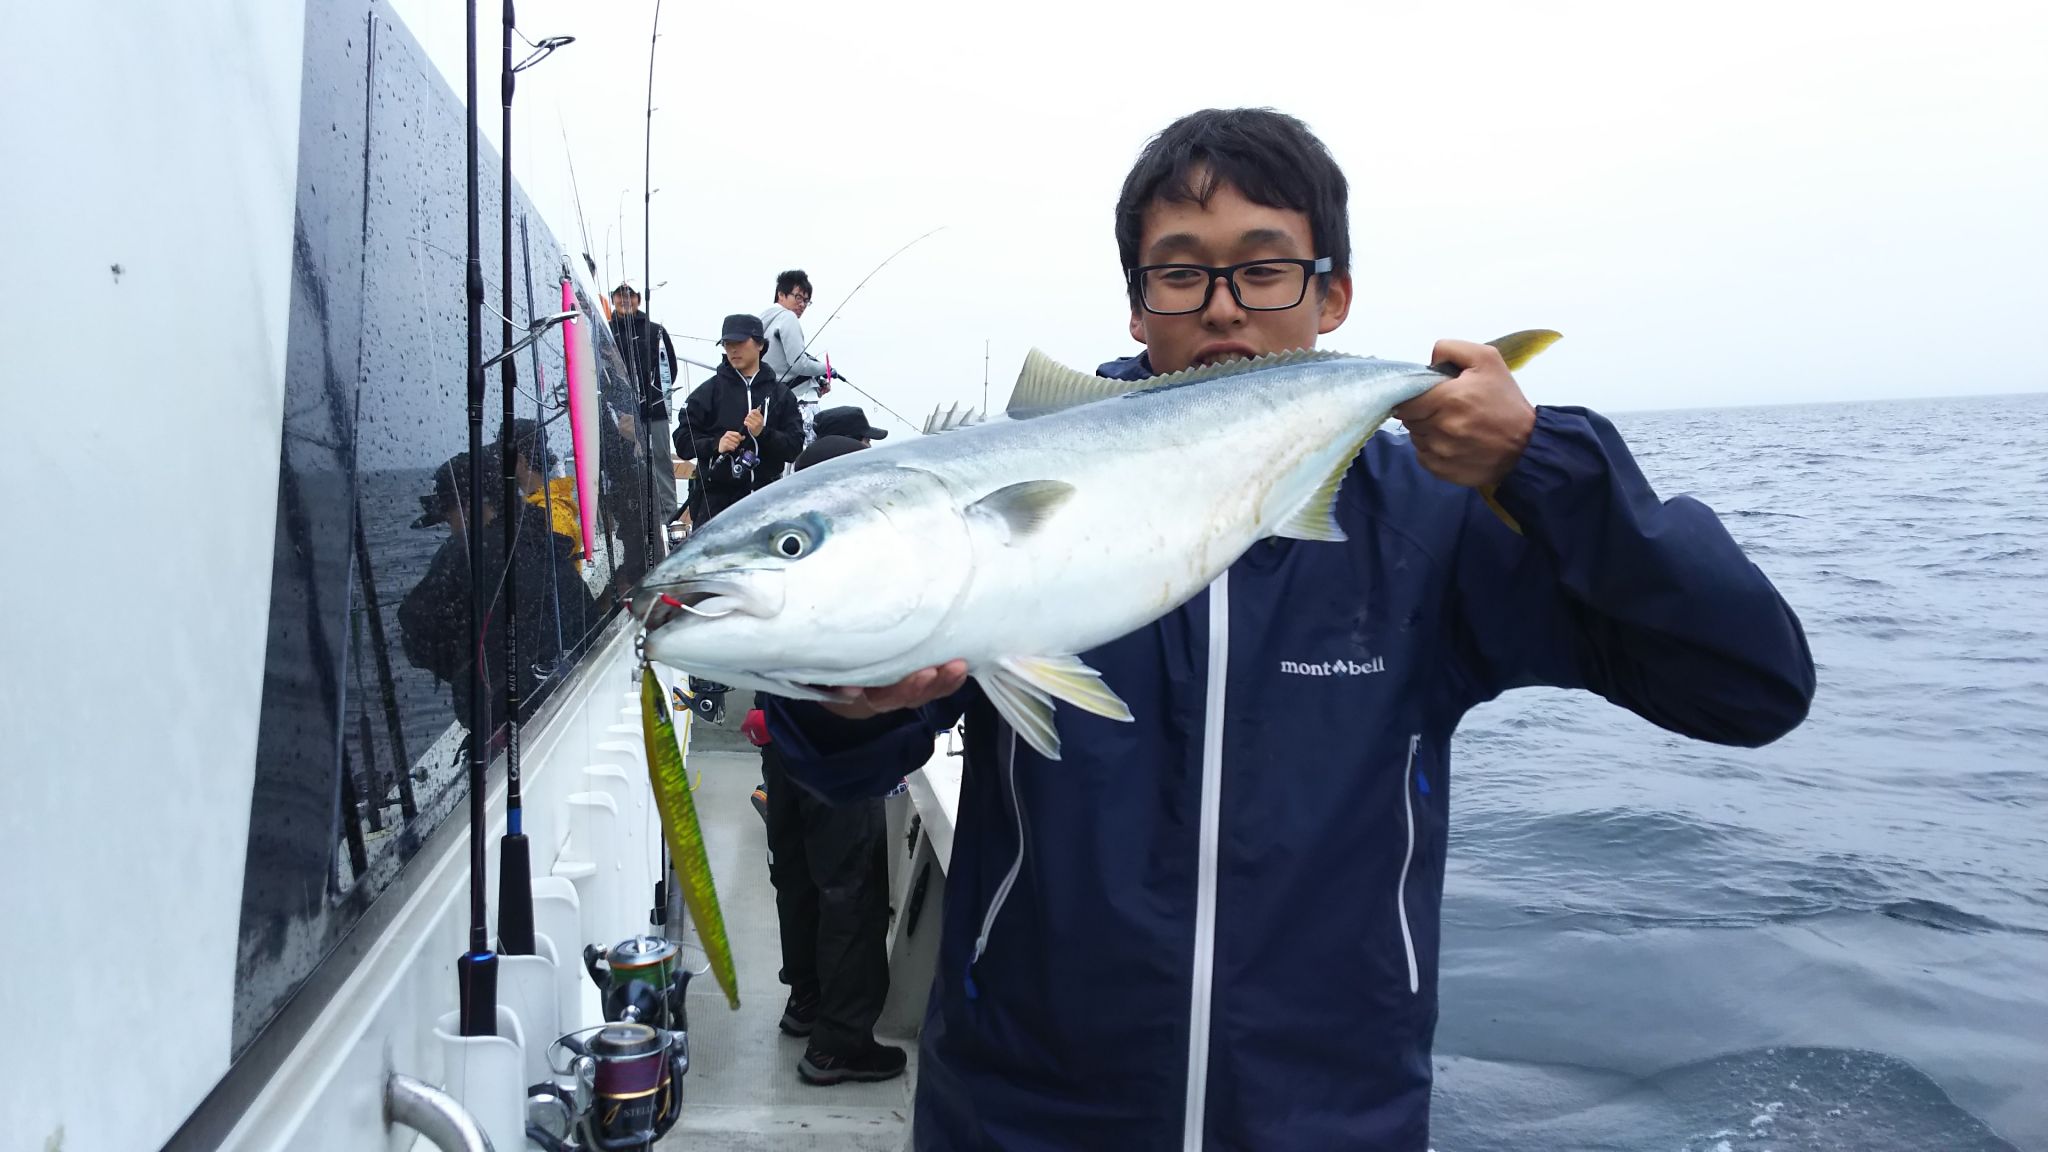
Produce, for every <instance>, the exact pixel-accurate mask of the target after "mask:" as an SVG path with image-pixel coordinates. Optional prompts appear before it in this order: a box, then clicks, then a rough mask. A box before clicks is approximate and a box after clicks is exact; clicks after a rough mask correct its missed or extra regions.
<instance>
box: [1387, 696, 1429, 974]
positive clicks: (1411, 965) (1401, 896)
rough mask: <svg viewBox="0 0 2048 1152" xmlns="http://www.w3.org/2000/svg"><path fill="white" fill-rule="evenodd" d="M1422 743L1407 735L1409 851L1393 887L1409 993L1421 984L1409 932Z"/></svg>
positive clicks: (1404, 788) (1404, 793)
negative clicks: (1417, 770) (1417, 752)
mask: <svg viewBox="0 0 2048 1152" xmlns="http://www.w3.org/2000/svg"><path fill="white" fill-rule="evenodd" d="M1421 743H1422V736H1421V734H1420V733H1417V734H1416V735H1413V736H1410V737H1408V766H1407V767H1406V768H1404V769H1402V771H1401V814H1402V815H1403V816H1404V817H1405V819H1404V821H1403V822H1404V823H1405V824H1406V825H1407V826H1408V851H1407V853H1406V854H1405V855H1403V856H1402V857H1401V880H1400V882H1399V883H1398V884H1397V885H1395V887H1394V910H1395V911H1397V912H1399V913H1400V919H1401V947H1402V949H1403V950H1404V951H1406V952H1407V953H1408V993H1409V995H1411V996H1412V995H1414V994H1415V993H1416V992H1417V991H1419V990H1420V989H1421V987H1422V976H1421V973H1420V972H1419V971H1418V970H1417V969H1416V967H1415V937H1414V936H1413V935H1412V934H1410V933H1409V931H1408V862H1409V861H1411V860H1413V859H1415V749H1416V747H1417V746H1418V745H1420V744H1421Z"/></svg>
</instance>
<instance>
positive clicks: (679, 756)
mask: <svg viewBox="0 0 2048 1152" xmlns="http://www.w3.org/2000/svg"><path fill="white" fill-rule="evenodd" d="M640 728H641V734H642V735H643V736H644V737H645V738H646V740H647V775H648V777H649V778H650V779H651V780H652V782H653V784H654V806H655V807H656V808H657V809H659V810H660V811H661V831H662V835H664V836H665V837H667V838H668V851H669V855H670V856H671V857H673V858H674V860H675V868H676V881H677V882H678V883H680V884H681V885H682V886H683V903H684V905H686V906H687V907H688V908H689V909H690V921H691V922H692V923H694V924H695V925H696V926H697V939H698V940H699V941H701V942H702V943H703V945H704V953H705V955H707V956H709V957H711V974H712V975H713V976H715V977H717V979H718V986H719V988H721V989H723V990H724V992H725V1002H726V1003H727V1004H728V1005H730V1006H731V1007H733V1008H738V1007H739V1006H740V988H739V976H738V974H737V973H735V972H734V970H733V965H732V941H731V940H730V939H728V938H727V937H726V934H725V914H724V913H723V912H720V911H719V909H718V889H717V888H715V887H714V886H713V885H712V883H711V861H710V860H709V859H708V858H707V857H706V856H705V855H704V828H703V826H702V825H700V824H698V823H697V801H696V799H695V798H694V797H692V796H691V795H690V778H689V774H688V772H687V771H685V769H684V767H683V750H682V747H681V745H679V744H677V743H676V726H675V723H674V722H673V721H671V720H670V719H669V714H668V708H667V706H666V705H665V704H664V703H663V701H662V699H661V681H660V680H659V679H657V678H656V677H655V675H654V669H653V668H650V667H647V666H644V665H643V666H642V667H641V669H640Z"/></svg>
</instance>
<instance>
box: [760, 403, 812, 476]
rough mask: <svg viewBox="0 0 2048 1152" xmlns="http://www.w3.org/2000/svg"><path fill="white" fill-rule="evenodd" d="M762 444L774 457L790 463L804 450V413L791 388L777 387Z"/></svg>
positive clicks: (762, 433)
mask: <svg viewBox="0 0 2048 1152" xmlns="http://www.w3.org/2000/svg"><path fill="white" fill-rule="evenodd" d="M761 446H762V447H763V448H764V449H766V450H767V455H768V456H769V457H771V458H772V459H776V460H780V461H782V462H783V463H785V464H786V463H789V462H790V461H793V460H795V459H796V458H797V455H798V454H799V453H801V452H802V451H803V450H804V415H803V412H802V410H801V409H799V408H798V407H797V403H796V396H795V395H794V394H793V393H791V392H790V390H789V389H787V388H784V387H780V386H778V387H777V388H776V389H775V410H774V411H773V412H770V413H769V414H768V423H767V425H766V426H764V427H763V428H762V429H761Z"/></svg>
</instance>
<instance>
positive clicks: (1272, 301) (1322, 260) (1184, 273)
mask: <svg viewBox="0 0 2048 1152" xmlns="http://www.w3.org/2000/svg"><path fill="white" fill-rule="evenodd" d="M1330 268H1331V260H1330V258H1329V257H1328V256H1318V257H1316V258H1315V259H1313V260H1306V259H1299V258H1296V257H1291V256H1289V257H1282V256H1274V257H1268V258H1267V259H1264V260H1246V261H1244V262H1243V263H1241V264H1226V265H1224V266H1223V267H1220V268H1219V267H1215V266H1213V265H1209V264H1146V265H1143V266H1142V267H1138V268H1133V269H1131V272H1130V277H1131V283H1133V284H1135V285H1136V286H1137V288H1138V300H1139V301H1140V302H1141V303H1143V304H1144V305H1145V311H1147V312H1151V313H1153V314H1154V315H1158V316H1185V315H1187V314H1188V313H1190V312H1200V311H1202V310H1203V309H1204V308H1207V307H1208V306H1209V299H1210V297H1211V296H1212V295H1214V293H1215V291H1216V282H1217V281H1218V280H1221V281H1223V282H1225V283H1227V284H1229V285H1230V297H1231V299H1233V300H1235V301H1237V306H1238V307H1239V308H1242V309H1244V310H1245V311H1247V312H1285V311H1286V310H1288V309H1289V308H1292V307H1294V306H1295V305H1297V304H1299V303H1301V302H1302V300H1303V299H1304V298H1305V297H1307V295H1308V278H1309V277H1310V276H1322V275H1327V274H1328V273H1329V271H1330Z"/></svg>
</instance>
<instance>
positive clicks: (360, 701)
mask: <svg viewBox="0 0 2048 1152" xmlns="http://www.w3.org/2000/svg"><path fill="white" fill-rule="evenodd" d="M484 39H491V38H484ZM491 42H492V43H495V40H494V39H491ZM481 73H482V74H480V76H479V87H480V98H479V102H480V104H483V105H485V106H486V107H485V113H486V115H487V116H489V117H491V118H493V119H494V118H495V117H496V116H497V114H498V113H497V106H496V104H495V96H496V92H497V87H496V85H497V57H496V55H495V53H490V54H487V56H486V59H485V60H484V61H483V67H482V69H481ZM464 136H465V126H464V117H463V111H462V103H461V95H460V93H459V92H457V91H455V90H454V89H452V88H451V87H450V86H449V85H448V84H447V83H446V82H445V81H443V80H442V78H441V77H440V75H439V73H438V72H437V71H436V70H435V69H434V66H433V65H432V63H431V62H430V61H429V60H428V58H427V56H426V54H425V53H424V52H423V51H422V50H421V49H420V47H419V45H418V43H417V42H416V41H415V40H414V39H413V37H412V36H411V34H410V33H409V32H407V31H406V30H405V29H404V28H403V27H402V26H400V25H398V24H396V23H395V22H393V21H391V20H389V19H388V18H386V17H385V16H384V15H382V14H381V13H375V12H373V9H372V6H371V5H370V4H367V3H364V2H362V0H314V2H312V3H310V4H308V5H307V14H306V41H305V76H304V81H303V91H302V104H301V110H300V133H299V158H298V199H297V205H296V212H295V221H294V236H293V250H292V253H291V261H292V295H291V312H290V320H289V329H288V332H289V335H288V345H287V348H286V355H285V363H286V376H285V382H284V383H285V388H284V424H283V442H282V448H281V450H280V453H279V469H278V508H277V535H276V543H275V550H274V557H273V561H272V579H271V599H270V604H269V621H270V629H269V646H268V650H267V652H266V656H265V667H264V681H263V697H262V716H261V722H260V726H259V730H258V736H257V763H256V784H255V791H254V794H253V799H252V804H251V810H250V812H249V813H248V814H247V818H248V820H249V829H250V835H249V850H248V859H247V865H246V870H245V880H244V886H243V896H242V920H241V938H240V947H239V952H238V955H237V965H236V995H235V1019H234V1031H233V1046H234V1054H235V1056H236V1058H239V1057H240V1056H241V1054H242V1053H243V1052H244V1051H246V1050H247V1048H248V1046H249V1044H250V1042H251V1041H252V1040H253V1039H254V1038H255V1037H256V1036H257V1035H259V1034H260V1033H261V1032H262V1030H263V1029H264V1028H265V1027H266V1026H267V1025H268V1024H269V1023H270V1022H271V1021H272V1020H273V1019H274V1018H275V1017H276V1015H277V1013H278V1011H279V1010H280V1009H281V1008H282V1007H283V1006H284V1005H285V1004H286V1003H287V1002H288V1001H289V1000H290V999H291V997H292V996H293V995H294V994H295V993H296V992H297V990H298V989H299V988H300V987H302V986H303V985H304V983H305V981H306V980H307V978H308V977H309V976H311V975H312V974H313V973H314V972H315V971H316V970H317V969H318V968H319V967H320V965H321V964H322V963H323V962H324V961H325V960H326V958H327V957H328V956H330V955H331V954H333V952H334V950H335V947H336V945H337V944H339V943H340V942H341V940H342V939H343V938H344V937H345V936H346V935H347V934H348V932H349V930H350V928H351V927H352V926H353V925H354V924H355V922H356V921H357V920H358V919H359V918H360V917H361V915H362V913H363V911H364V910H365V909H366V908H367V907H368V906H369V905H370V903H371V902H372V901H373V900H375V899H376V898H377V896H378V895H379V894H380V893H382V892H383V891H385V890H386V889H387V888H388V887H389V886H390V884H391V882H392V880H393V879H394V878H396V877H397V876H398V875H399V873H400V872H401V871H402V870H403V869H404V867H405V865H406V864H407V863H408V862H409V861H410V860H411V859H412V858H413V857H414V855H415V854H416V853H417V851H418V849H419V846H420V844H422V843H423V842H424V841H425V839H426V838H427V837H428V836H429V835H431V834H432V833H433V831H434V830H435V829H436V828H437V827H439V826H440V824H441V823H442V822H443V821H445V820H447V819H448V818H449V817H450V816H451V814H457V813H460V812H461V811H462V810H463V806H462V802H463V801H464V800H465V798H466V797H467V795H468V779H467V776H466V772H465V767H466V763H465V758H466V742H467V740H468V738H469V716H468V709H467V690H468V689H467V686H468V683H469V678H470V676H471V675H472V673H473V669H474V667H475V664H476V661H475V659H474V655H473V652H472V650H471V647H470V642H469V628H470V624H469V620H470V593H469V568H468V552H467V544H466V540H465V539H464V538H463V536H462V535H460V534H459V533H457V532H456V531H455V530H454V529H453V528H452V527H451V523H450V520H449V512H450V509H449V507H448V506H449V505H450V504H451V503H452V504H453V505H454V507H455V508H456V509H458V510H463V511H466V508H467V500H468V496H467V493H468V488H469V472H468V468H467V460H466V457H465V456H464V454H465V453H466V450H467V448H468V443H469V439H468V438H469V418H468V402H467V386H466V352H467V332H466V322H467V321H466V302H465V300H464V294H463V254H464V249H465V246H466V243H467V242H466V236H465V233H466V227H467V224H466V219H465V215H464V213H465V204H464V200H465V193H464V176H463V160H464V156H463V151H464ZM515 143H516V142H515ZM478 166H479V170H480V175H479V187H480V198H481V201H482V203H481V204H480V206H479V207H480V211H481V213H482V223H481V226H480V228H479V235H480V237H481V248H480V252H479V256H480V259H481V263H482V267H483V272H484V283H485V301H486V303H487V304H488V305H489V308H487V309H486V310H485V312H484V314H483V346H484V349H485V356H486V357H489V356H490V355H492V354H494V353H495V352H496V351H497V349H498V347H499V345H500V329H499V322H498V318H497V316H496V314H495V312H493V311H491V309H495V308H497V307H498V304H499V301H500V298H501V289H500V285H501V280H500V275H499V273H500V253H499V247H498V236H499V230H498V212H499V187H498V184H499V181H498V161H497V158H496V156H495V155H494V154H493V153H492V152H491V151H490V150H489V149H487V148H484V149H480V155H479V157H478ZM513 207H514V222H513V260H514V264H513V267H514V275H515V276H516V277H521V278H524V279H526V280H528V281H529V282H530V289H531V291H530V293H529V291H528V287H529V285H527V284H519V283H515V284H514V286H513V304H514V311H513V319H514V321H515V323H516V324H518V325H519V326H521V327H523V326H524V325H525V323H526V322H527V317H528V315H529V307H531V308H532V309H535V310H537V311H538V312H539V313H541V314H543V315H545V314H548V313H551V312H554V311H558V310H559V309H560V307H561V280H562V268H561V264H560V260H561V256H560V253H562V252H563V251H564V246H563V245H562V244H561V243H560V242H559V241H557V240H556V238H555V237H554V236H553V235H552V234H550V233H549V232H548V230H547V228H546V226H545V225H544V224H543V223H542V222H541V221H540V219H539V217H538V216H536V215H534V214H533V213H532V211H531V205H530V204H529V203H527V202H526V201H525V199H524V197H515V200H514V205H513ZM522 237H524V240H525V243H524V244H523V245H522V244H521V239H522ZM577 299H578V301H579V306H580V307H582V308H584V309H586V312H587V314H588V315H589V316H590V317H592V319H593V321H594V322H591V323H590V328H591V333H592V336H593V338H594V340H595V341H596V343H597V348H598V362H599V369H600V383H601V391H602V392H603V394H604V398H605V407H604V411H603V413H602V418H601V419H600V421H599V423H600V425H601V428H602V430H603V431H602V432H601V435H600V442H601V449H602V451H601V455H603V456H604V457H605V458H604V459H603V460H602V461H601V469H602V473H603V475H604V485H603V495H602V496H601V498H600V505H601V508H600V512H601V521H602V525H601V528H600V530H599V532H598V534H597V535H598V541H599V542H598V544H597V547H596V549H595V553H596V555H594V556H591V557H584V556H582V555H581V552H582V543H581V538H580V532H579V530H578V528H577V510H576V506H575V502H574V501H575V484H574V479H573V477H574V456H573V451H572V446H571V443H570V436H569V421H568V418H567V414H566V407H565V404H564V394H563V383H564V376H563V355H562V335H561V331H560V330H559V329H557V330H556V331H555V332H553V333H550V334H549V335H548V336H546V337H543V339H542V340H541V342H540V343H539V345H538V346H537V348H536V349H535V351H534V352H533V353H530V354H527V355H523V356H521V358H520V366H519V380H518V392H517V394H516V396H515V411H516V413H517V415H518V417H519V418H520V420H521V421H522V422H525V423H524V426H523V427H522V428H521V429H520V430H518V431H516V432H515V442H516V443H518V444H519V445H520V451H519V455H520V457H521V458H522V459H524V460H526V461H527V462H528V463H529V464H530V465H531V468H530V469H522V470H521V484H522V496H523V498H524V500H523V503H522V506H521V508H520V509H519V510H518V513H517V515H518V517H519V519H518V521H517V533H518V534H517V544H516V546H515V549H514V563H513V566H512V567H513V576H514V579H513V584H514V586H515V588H516V597H515V598H516V604H514V605H511V606H510V608H509V610H508V607H507V604H506V603H505V602H504V598H503V597H502V595H501V593H502V587H503V585H502V582H501V577H502V574H503V573H504V570H505V567H506V565H505V562H504V556H505V547H504V538H503V531H504V520H503V519H501V518H500V517H501V516H502V513H501V512H500V510H499V509H498V505H499V504H501V503H502V500H501V488H500V484H501V481H500V475H499V465H498V464H497V460H498V459H499V456H498V451H499V441H500V440H501V430H502V424H501V421H502V407H501V406H502V387H503V381H502V379H501V378H500V376H499V374H498V373H497V372H496V371H492V372H490V373H488V374H487V378H486V389H487V398H486V401H485V403H484V424H483V433H482V438H483V440H484V443H485V453H484V455H485V460H486V463H485V467H486V478H485V484H484V488H483V491H484V497H485V500H486V501H487V504H488V505H489V507H488V509H487V512H486V516H487V521H488V522H487V524H486V529H485V532H484V536H485V547H484V549H483V555H484V558H485V565H486V579H485V585H486V587H487V589H490V590H491V596H492V598H491V599H490V600H488V601H487V603H488V605H489V612H490V617H489V619H490V621H491V623H490V626H489V630H488V631H487V633H486V638H485V644H484V650H485V654H486V655H485V660H484V676H485V682H486V684H487V686H488V687H487V696H488V698H489V700H490V702H491V715H490V716H489V718H488V722H487V728H488V730H489V731H490V732H491V733H492V739H493V746H494V749H495V748H498V747H502V743H503V740H504V727H503V726H504V722H505V716H504V715H503V708H502V706H501V705H502V693H503V689H504V678H505V674H506V673H505V669H506V668H507V667H508V665H507V663H506V661H505V658H504V648H503V638H502V636H503V622H504V620H505V618H506V617H507V616H508V615H511V616H512V617H513V618H514V620H515V624H516V628H515V630H516V633H517V637H518V645H519V650H518V652H517V656H516V659H515V660H514V661H513V662H512V664H511V665H510V667H513V668H516V669H517V670H518V676H519V688H520V695H521V701H522V704H521V710H522V712H526V713H530V712H531V710H532V709H533V708H535V707H538V706H539V705H540V704H542V703H544V702H545V700H546V699H547V696H548V694H549V692H550V691H551V690H552V689H553V688H555V687H556V686H558V685H559V684H560V683H562V681H563V679H564V677H565V675H566V673H567V672H568V670H569V669H570V668H571V667H573V665H574V664H575V662H576V660H577V659H578V658H579V657H580V656H581V655H583V654H584V653H585V652H586V651H587V650H588V647H589V642H590V640H591V638H592V637H593V636H594V635H595V634H596V633H597V631H598V630H599V628H600V627H601V625H602V624H603V623H604V622H605V620H607V619H608V618H609V616H610V615H611V613H612V612H613V611H615V610H616V604H617V600H618V594H619V592H620V591H621V590H622V589H624V588H629V587H630V586H631V583H632V582H633V581H634V580H636V579H637V578H638V577H639V576H640V575H641V574H642V573H643V572H644V570H645V567H646V559H645V552H646V548H645V546H644V544H643V543H642V541H644V540H645V539H646V526H645V525H644V524H643V523H642V522H641V520H640V517H641V515H642V513H641V505H642V504H643V503H644V500H641V499H638V498H637V497H638V495H639V494H640V492H641V491H642V490H643V488H644V484H645V482H646V481H645V474H644V472H641V471H639V470H638V469H637V468H635V467H634V466H633V461H631V460H630V459H627V458H626V457H625V452H626V450H627V442H626V441H625V440H624V439H623V438H622V437H619V436H618V435H617V431H616V418H617V415H616V414H617V412H618V411H619V410H620V409H619V407H617V406H615V405H618V404H621V403H623V402H624V401H626V400H629V399H630V397H631V396H632V391H631V387H630V385H629V384H628V383H627V382H626V381H625V379H624V370H623V364H622V362H621V361H620V360H619V358H618V356H617V354H616V351H615V349H614V348H613V347H612V344H611V334H610V332H609V330H608V327H607V326H606V325H605V324H604V323H603V318H602V316H601V314H599V313H598V312H597V311H596V302H595V301H593V300H591V299H589V298H588V297H587V296H585V295H583V294H582V293H581V292H580V291H579V292H578V293H577ZM529 300H531V305H530V306H529ZM536 376H537V377H538V386H536ZM536 430H537V431H536ZM615 447H616V448H617V449H618V451H617V452H613V451H612V449H613V448H615ZM451 463H452V464H453V466H452V467H451ZM451 497H452V500H451ZM629 497H633V498H630V499H629ZM615 498H616V501H617V502H616V503H614V500H615ZM457 519H458V520H459V516H458V517H457ZM453 961H454V958H453V957H450V958H449V963H450V965H451V968H450V971H451V973H452V971H453V968H452V965H453ZM452 978H453V977H452V976H451V980H452Z"/></svg>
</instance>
